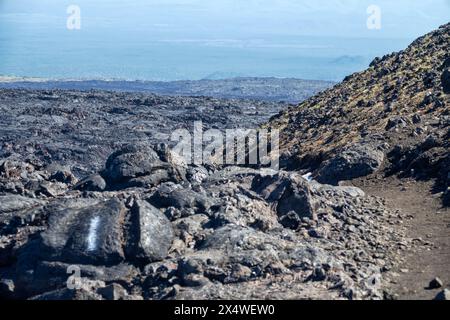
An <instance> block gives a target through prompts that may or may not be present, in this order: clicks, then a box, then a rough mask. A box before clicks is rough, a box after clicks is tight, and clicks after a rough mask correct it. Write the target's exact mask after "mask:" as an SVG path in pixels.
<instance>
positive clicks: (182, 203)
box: [149, 183, 212, 216]
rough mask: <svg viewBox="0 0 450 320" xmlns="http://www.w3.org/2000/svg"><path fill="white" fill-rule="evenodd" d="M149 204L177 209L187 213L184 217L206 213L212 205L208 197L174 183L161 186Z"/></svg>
mask: <svg viewBox="0 0 450 320" xmlns="http://www.w3.org/2000/svg"><path fill="white" fill-rule="evenodd" d="M149 202H150V203H151V204H152V205H154V206H155V207H157V208H169V207H173V208H176V209H178V210H181V211H182V212H183V213H185V214H183V215H184V216H186V215H189V213H204V212H205V211H206V210H207V209H209V208H210V207H211V205H212V201H210V200H209V199H208V198H207V197H206V195H204V194H201V193H198V192H195V191H194V190H191V189H186V188H183V187H182V186H180V185H176V184H173V183H166V184H163V185H161V186H160V187H159V188H158V190H156V192H155V193H154V194H153V195H152V196H151V197H150V198H149Z"/></svg>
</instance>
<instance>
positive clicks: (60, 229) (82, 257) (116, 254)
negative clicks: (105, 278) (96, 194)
mask: <svg viewBox="0 0 450 320" xmlns="http://www.w3.org/2000/svg"><path fill="white" fill-rule="evenodd" d="M124 215H125V207H124V206H123V204H122V203H121V202H120V201H119V200H118V199H116V198H113V199H111V200H108V201H106V202H100V203H98V204H96V205H92V206H88V207H84V208H80V209H67V210H62V211H59V212H55V213H53V214H52V215H51V216H50V222H49V228H48V229H47V230H46V231H45V232H43V233H42V234H41V251H40V255H41V258H42V259H43V260H50V261H55V260H58V261H63V262H68V263H81V264H95V265H111V264H116V263H119V262H121V261H123V260H124V259H125V255H124V252H123V248H122V246H123V230H122V228H123V226H122V224H123V221H124Z"/></svg>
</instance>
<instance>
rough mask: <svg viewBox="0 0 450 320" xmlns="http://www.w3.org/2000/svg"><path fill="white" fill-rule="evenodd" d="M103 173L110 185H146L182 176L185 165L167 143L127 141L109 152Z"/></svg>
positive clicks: (179, 179)
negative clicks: (122, 145)
mask: <svg viewBox="0 0 450 320" xmlns="http://www.w3.org/2000/svg"><path fill="white" fill-rule="evenodd" d="M103 175H104V176H105V178H106V180H107V181H108V182H109V184H110V185H111V186H112V187H114V186H122V187H146V186H153V185H158V184H159V183H162V182H165V181H174V182H179V181H181V180H183V179H184V178H185V165H184V163H183V161H182V160H180V159H179V158H178V157H177V156H176V155H175V154H173V153H172V152H171V151H170V149H169V148H168V147H167V146H166V145H157V146H155V147H151V146H149V145H146V144H140V145H128V146H125V147H124V148H122V149H121V150H119V151H116V152H114V153H113V154H112V155H111V156H109V158H108V160H107V161H106V165H105V170H104V172H103Z"/></svg>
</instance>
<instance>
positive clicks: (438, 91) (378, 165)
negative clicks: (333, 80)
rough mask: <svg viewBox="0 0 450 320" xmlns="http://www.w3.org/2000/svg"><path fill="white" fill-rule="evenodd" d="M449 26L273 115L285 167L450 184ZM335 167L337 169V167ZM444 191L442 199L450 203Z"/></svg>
mask: <svg viewBox="0 0 450 320" xmlns="http://www.w3.org/2000/svg"><path fill="white" fill-rule="evenodd" d="M449 47H450V24H447V25H444V26H442V27H441V28H440V29H438V30H436V31H434V32H432V33H430V34H427V35H425V36H423V37H421V38H419V39H417V40H416V41H414V42H413V43H412V44H411V45H410V46H409V47H408V48H407V49H405V50H404V51H401V52H398V53H393V54H390V55H387V56H384V57H382V58H376V59H375V60H374V61H373V62H372V63H371V66H370V68H369V69H367V70H366V71H364V72H361V73H356V74H353V75H351V76H349V77H347V78H346V79H345V80H344V81H343V82H342V83H340V84H338V85H336V86H335V87H333V88H332V89H329V90H327V91H325V92H323V93H321V94H318V95H316V96H315V97H313V98H311V99H309V100H307V101H305V102H304V103H302V104H301V105H300V106H298V107H290V108H288V109H287V110H286V111H283V112H281V113H280V114H279V115H277V116H275V117H274V118H273V119H272V120H271V121H270V122H269V124H268V125H267V126H271V127H277V128H280V129H281V131H282V133H281V146H282V147H281V148H282V150H283V151H284V152H285V155H284V158H285V166H287V167H289V168H291V169H294V168H295V169H305V170H309V171H314V173H315V177H316V178H317V179H318V180H319V181H321V182H327V183H332V184H336V183H337V182H338V181H341V180H350V179H353V178H357V177H360V176H366V175H368V174H373V173H376V172H378V171H383V172H385V173H386V174H388V175H390V174H399V173H403V174H404V175H411V176H413V177H414V178H417V179H431V178H436V179H437V188H438V189H440V190H444V191H445V188H446V187H448V185H449V181H448V179H449V168H450V157H449V148H450V130H449V125H450V95H449V93H450V91H449V90H450V88H449V86H450V82H449V73H450V69H449V68H450V55H449V50H448V48H449ZM336 169H337V171H336ZM448 197H449V195H448V192H447V196H446V198H445V199H444V200H445V202H446V203H447V204H448V201H449V200H448Z"/></svg>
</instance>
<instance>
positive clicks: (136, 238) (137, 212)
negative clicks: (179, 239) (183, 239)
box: [126, 201, 174, 262]
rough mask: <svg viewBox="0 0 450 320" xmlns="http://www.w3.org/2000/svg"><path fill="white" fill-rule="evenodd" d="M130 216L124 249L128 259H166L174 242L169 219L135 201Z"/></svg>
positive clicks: (156, 210)
mask: <svg viewBox="0 0 450 320" xmlns="http://www.w3.org/2000/svg"><path fill="white" fill-rule="evenodd" d="M131 214H132V216H131V221H132V227H131V232H130V238H129V239H128V245H127V249H126V252H127V256H128V257H129V259H130V260H133V261H138V262H142V261H143V262H154V261H158V260H163V259H164V258H165V257H167V253H168V251H169V249H170V247H171V246H172V242H173V240H174V231H173V228H172V225H171V223H170V221H169V219H167V217H166V216H165V215H164V214H163V213H162V212H161V211H159V210H158V209H156V208H155V207H153V206H152V205H151V204H149V203H147V202H145V201H136V203H135V204H134V206H133V208H132V211H131Z"/></svg>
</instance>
